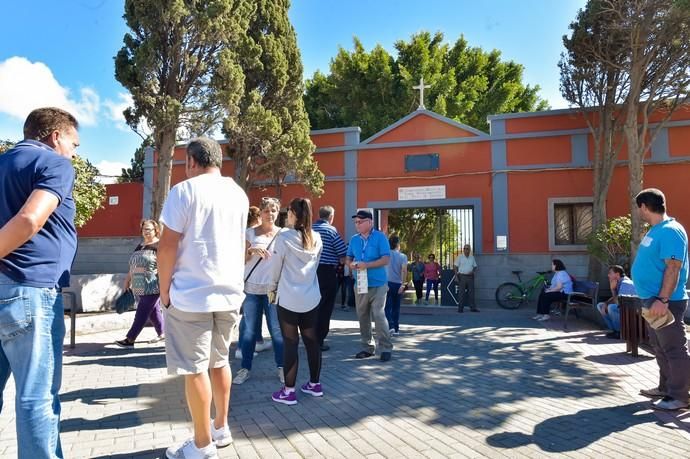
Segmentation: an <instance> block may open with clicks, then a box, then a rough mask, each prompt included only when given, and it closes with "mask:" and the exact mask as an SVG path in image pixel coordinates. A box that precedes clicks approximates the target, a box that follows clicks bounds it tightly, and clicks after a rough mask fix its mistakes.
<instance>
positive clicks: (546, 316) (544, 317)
mask: <svg viewBox="0 0 690 459" xmlns="http://www.w3.org/2000/svg"><path fill="white" fill-rule="evenodd" d="M550 318H551V316H550V315H548V314H542V315H541V317H540V318H538V319H537V320H539V321H541V322H544V321H545V320H549V319H550Z"/></svg>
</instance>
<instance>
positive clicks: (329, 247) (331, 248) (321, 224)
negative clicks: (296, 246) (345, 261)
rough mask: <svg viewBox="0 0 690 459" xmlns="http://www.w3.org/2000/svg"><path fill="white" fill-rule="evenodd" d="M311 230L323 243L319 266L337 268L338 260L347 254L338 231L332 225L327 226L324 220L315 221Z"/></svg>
mask: <svg viewBox="0 0 690 459" xmlns="http://www.w3.org/2000/svg"><path fill="white" fill-rule="evenodd" d="M312 229H313V230H314V231H316V232H317V233H319V235H321V241H322V242H323V252H321V260H320V261H319V264H320V265H333V266H337V265H338V263H340V259H341V258H342V257H344V256H345V254H346V253H347V247H345V243H344V242H343V239H342V238H341V237H340V234H338V230H336V229H335V227H334V226H333V225H329V224H328V222H327V221H326V220H317V221H316V222H314V224H313V225H312Z"/></svg>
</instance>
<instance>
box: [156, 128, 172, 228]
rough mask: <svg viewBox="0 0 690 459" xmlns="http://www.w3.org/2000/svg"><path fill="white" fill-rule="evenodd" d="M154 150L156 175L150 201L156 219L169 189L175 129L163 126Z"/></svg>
mask: <svg viewBox="0 0 690 459" xmlns="http://www.w3.org/2000/svg"><path fill="white" fill-rule="evenodd" d="M158 140H159V141H158V142H157V145H156V150H158V161H157V163H156V165H157V167H158V176H157V179H156V186H155V187H154V191H153V200H152V201H151V218H152V219H154V220H158V219H159V218H160V215H161V211H162V210H163V204H164V203H165V199H166V198H167V197H168V191H170V175H171V173H172V161H173V155H174V153H175V129H174V128H164V129H162V130H161V134H160V138H159V139H158Z"/></svg>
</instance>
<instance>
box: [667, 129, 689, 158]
mask: <svg viewBox="0 0 690 459" xmlns="http://www.w3.org/2000/svg"><path fill="white" fill-rule="evenodd" d="M668 147H669V154H670V156H671V157H678V156H690V128H688V127H672V128H669V130H668Z"/></svg>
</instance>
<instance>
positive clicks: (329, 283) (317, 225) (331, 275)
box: [312, 206, 346, 352]
mask: <svg viewBox="0 0 690 459" xmlns="http://www.w3.org/2000/svg"><path fill="white" fill-rule="evenodd" d="M334 216H335V209H333V207H332V206H323V207H321V208H320V209H319V219H318V220H317V221H316V222H314V224H313V225H312V229H313V230H314V231H316V232H317V233H319V235H320V236H321V241H322V242H323V251H322V252H321V258H320V259H319V267H318V269H317V270H316V275H317V277H318V279H319V290H320V291H321V301H319V306H318V308H319V319H318V329H317V334H318V338H319V344H320V345H321V351H323V352H325V351H327V350H329V349H330V348H331V347H330V346H329V345H328V344H326V343H325V341H326V336H328V331H329V330H330V328H331V315H332V314H333V305H334V304H335V294H336V290H338V277H337V275H336V268H337V267H338V264H339V263H340V262H341V260H344V259H345V253H346V248H345V243H344V242H343V239H342V238H341V237H340V234H338V230H337V229H335V227H334V226H333V217H334Z"/></svg>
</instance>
